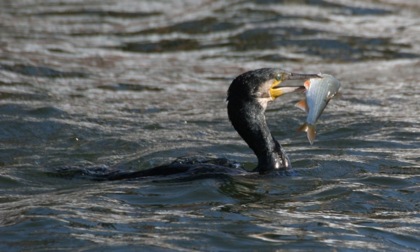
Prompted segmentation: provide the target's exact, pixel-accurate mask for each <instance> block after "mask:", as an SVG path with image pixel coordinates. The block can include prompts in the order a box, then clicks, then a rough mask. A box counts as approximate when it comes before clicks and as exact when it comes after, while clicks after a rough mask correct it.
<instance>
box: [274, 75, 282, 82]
mask: <svg viewBox="0 0 420 252" xmlns="http://www.w3.org/2000/svg"><path fill="white" fill-rule="evenodd" d="M274 78H275V79H276V81H281V80H282V75H281V74H276V77H274Z"/></svg>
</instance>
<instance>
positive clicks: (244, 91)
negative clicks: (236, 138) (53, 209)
mask: <svg viewBox="0 0 420 252" xmlns="http://www.w3.org/2000/svg"><path fill="white" fill-rule="evenodd" d="M315 77H319V76H318V75H316V74H297V73H290V72H287V71H284V70H282V69H277V68H261V69H257V70H253V71H249V72H246V73H243V74H241V75H239V76H238V77H236V78H235V79H234V80H233V82H232V84H231V85H230V87H229V90H228V96H227V101H228V102H229V101H231V100H238V99H239V100H242V101H251V100H253V101H257V102H258V103H259V104H260V105H261V106H262V107H263V108H264V110H265V108H266V107H267V103H268V102H269V101H272V100H274V99H276V98H278V97H280V96H282V95H283V94H286V93H292V92H298V91H304V90H305V88H304V86H298V87H291V86H284V85H282V84H283V83H284V82H286V81H288V80H306V79H309V78H315Z"/></svg>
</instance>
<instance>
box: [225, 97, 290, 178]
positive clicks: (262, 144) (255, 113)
mask: <svg viewBox="0 0 420 252" xmlns="http://www.w3.org/2000/svg"><path fill="white" fill-rule="evenodd" d="M264 112H265V108H263V107H262V106H261V104H259V103H258V102H257V101H253V102H250V101H248V102H241V101H239V102H235V101H229V103H228V115H229V119H230V120H231V122H232V125H233V127H234V128H235V129H236V131H237V132H238V133H239V135H240V136H241V137H242V138H243V139H244V141H245V142H246V143H247V144H248V146H249V147H250V148H251V149H252V150H253V151H254V153H255V155H256V156H257V158H258V166H257V168H256V171H258V172H259V173H260V174H264V173H268V172H271V171H273V170H278V169H287V168H289V166H290V162H289V160H288V158H287V156H286V154H285V153H284V151H283V150H282V148H281V146H280V144H279V143H278V142H277V141H276V140H275V139H274V138H273V136H272V135H271V132H270V129H269V128H268V126H267V122H266V120H265V115H264Z"/></svg>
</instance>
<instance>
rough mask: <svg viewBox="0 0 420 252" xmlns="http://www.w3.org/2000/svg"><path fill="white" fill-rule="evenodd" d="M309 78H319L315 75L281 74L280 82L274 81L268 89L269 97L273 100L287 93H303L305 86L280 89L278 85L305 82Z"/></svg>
mask: <svg viewBox="0 0 420 252" xmlns="http://www.w3.org/2000/svg"><path fill="white" fill-rule="evenodd" d="M310 78H321V77H320V76H319V75H317V74H298V73H283V74H282V76H281V80H275V81H274V82H273V84H272V85H271V87H270V95H271V97H272V98H273V99H276V98H277V97H279V96H282V95H284V94H287V93H294V92H303V91H305V86H299V87H280V84H281V83H282V82H283V81H287V80H307V79H310Z"/></svg>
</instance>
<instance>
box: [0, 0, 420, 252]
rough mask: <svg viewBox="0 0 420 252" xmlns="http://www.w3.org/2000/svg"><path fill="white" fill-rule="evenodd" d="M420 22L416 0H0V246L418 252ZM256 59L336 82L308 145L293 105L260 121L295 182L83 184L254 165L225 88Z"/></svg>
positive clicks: (280, 104)
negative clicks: (131, 173) (172, 166)
mask: <svg viewBox="0 0 420 252" xmlns="http://www.w3.org/2000/svg"><path fill="white" fill-rule="evenodd" d="M419 13H420V5H419V4H418V3H417V2H415V1H409V0H403V1H398V2H397V1H391V0H381V1H347V0H345V1H340V3H333V2H329V1H322V0H320V1H313V0H311V1H287V0H285V1H260V0H259V1H251V0H250V1H218V0H212V1H207V0H203V1H189V0H183V1H133V0H124V1H106V2H104V1H90V2H89V3H86V2H85V1H60V2H54V1H52V2H51V1H49V2H45V1H38V0H27V1H3V2H1V3H0V118H1V120H0V149H1V151H0V191H1V193H0V232H1V236H0V241H1V242H0V249H1V250H4V251H21V250H29V249H30V250H39V251H43V250H45V249H47V248H52V249H54V250H81V249H82V250H118V249H120V250H133V249H134V250H138V249H144V250H148V251H162V250H164V249H167V250H200V251H201V250H232V249H236V250H277V249H280V250H292V249H296V250H334V249H339V250H349V249H350V250H352V249H353V250H361V249H363V250H368V251H369V250H371V251H374V250H391V251H409V250H418V249H419V243H420V240H419V238H418V237H419V236H420V233H419V230H420V219H419V217H420V216H419V208H420V206H419V203H418V198H419V192H420V190H419V182H420V181H419V176H418V174H420V166H419V163H420V158H419V156H418V149H419V148H420V145H419V142H420V137H419V136H420V131H419V128H420V122H419V120H418V115H417V113H418V111H419V110H420V105H419V103H418V100H419V99H420V89H419V88H418V85H417V79H416V78H417V76H419V69H420V61H419V52H420V48H419V45H420V43H419V42H420V41H419V40H420V36H419V35H418V34H420V33H419V30H420V25H419V22H418V18H419ZM260 67H282V68H285V69H288V70H293V71H297V72H325V73H330V74H333V75H335V76H336V77H337V78H338V79H339V80H340V81H341V83H342V89H341V91H342V93H343V96H342V98H340V99H337V100H333V101H332V102H331V103H330V105H329V106H328V108H327V109H326V111H325V112H324V114H323V116H322V117H321V119H320V124H319V127H318V130H319V135H318V137H317V140H316V142H315V144H314V145H313V146H310V145H309V144H308V143H307V140H306V137H305V136H304V134H302V135H301V134H296V133H295V129H296V128H297V127H298V125H300V124H301V123H302V122H303V120H304V117H305V115H304V114H303V113H301V112H299V111H298V110H297V109H296V108H294V107H293V104H294V103H295V102H296V101H297V100H298V99H299V96H298V95H292V96H289V97H284V98H282V99H281V100H279V101H276V102H275V103H273V104H272V105H271V106H270V108H269V110H268V111H267V114H266V116H267V120H268V123H269V126H270V128H271V130H272V132H273V134H274V135H275V136H276V138H278V139H279V140H280V142H282V144H283V146H284V147H285V148H286V150H287V151H288V153H289V155H290V157H291V159H292V163H293V166H294V167H296V172H297V175H296V176H293V177H266V176H257V175H250V176H232V177H229V176H221V177H217V178H214V177H213V178H207V179H205V178H204V179H199V180H188V179H176V178H175V179H171V178H169V179H158V178H152V179H145V180H133V181H117V182H96V181H90V180H89V179H86V178H84V177H83V176H80V174H79V176H76V175H77V174H76V175H75V174H74V172H75V171H81V170H84V169H85V170H89V171H90V172H94V171H97V172H106V171H108V169H109V167H113V169H119V170H141V169H146V168H150V167H153V166H156V165H159V164H162V163H168V162H171V161H172V160H174V159H175V158H177V157H181V156H190V155H200V156H206V155H211V157H217V158H227V159H229V160H232V161H237V162H240V163H242V164H243V166H244V167H245V168H247V169H248V168H249V169H252V168H253V167H254V166H255V163H256V160H255V157H254V156H253V154H252V153H251V151H250V150H249V149H248V148H247V146H246V145H245V144H244V143H243V142H242V140H241V139H240V138H239V136H238V135H237V133H236V132H234V131H233V128H232V127H231V126H230V123H229V121H228V119H227V116H226V108H225V106H226V104H225V95H226V90H227V87H228V85H229V83H230V81H231V80H232V79H233V78H234V77H235V76H236V75H238V74H240V73H242V72H244V71H246V70H249V69H254V68H260ZM57 167H60V168H61V169H59V172H57V170H56V168H57ZM68 167H78V169H77V170H71V169H68V170H66V168H68ZM92 167H93V168H92ZM72 172H73V173H72Z"/></svg>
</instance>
